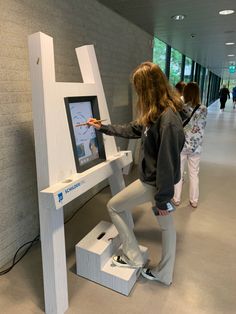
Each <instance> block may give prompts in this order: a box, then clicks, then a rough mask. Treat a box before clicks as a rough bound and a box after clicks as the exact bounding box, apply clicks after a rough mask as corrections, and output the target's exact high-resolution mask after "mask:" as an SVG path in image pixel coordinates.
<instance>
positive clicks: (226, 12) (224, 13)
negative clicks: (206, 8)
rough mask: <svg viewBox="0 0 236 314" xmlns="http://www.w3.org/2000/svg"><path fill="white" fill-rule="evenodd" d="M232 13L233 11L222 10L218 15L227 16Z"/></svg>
mask: <svg viewBox="0 0 236 314" xmlns="http://www.w3.org/2000/svg"><path fill="white" fill-rule="evenodd" d="M233 13H234V10H222V11H219V14H220V15H229V14H233Z"/></svg>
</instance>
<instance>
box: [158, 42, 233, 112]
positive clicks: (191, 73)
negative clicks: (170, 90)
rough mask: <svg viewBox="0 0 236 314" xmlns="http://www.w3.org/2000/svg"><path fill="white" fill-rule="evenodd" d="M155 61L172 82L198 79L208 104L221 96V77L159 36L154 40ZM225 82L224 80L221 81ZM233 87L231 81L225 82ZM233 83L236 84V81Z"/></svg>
mask: <svg viewBox="0 0 236 314" xmlns="http://www.w3.org/2000/svg"><path fill="white" fill-rule="evenodd" d="M153 43H154V45H153V62H154V63H157V64H158V65H159V66H160V68H161V69H162V71H163V72H165V74H166V76H167V77H168V78H169V81H170V83H171V84H173V85H175V84H176V83H178V82H179V81H180V80H184V81H185V82H186V83H188V82H190V81H196V82H197V83H198V84H199V87H200V91H201V98H202V103H203V104H205V105H206V106H208V105H209V104H210V103H211V102H213V101H215V100H216V99H217V98H218V97H219V88H220V82H221V79H220V77H219V76H217V75H216V74H214V73H212V72H211V71H209V70H208V69H206V68H205V67H203V66H202V65H201V64H199V63H197V62H195V61H194V60H192V59H190V58H189V57H186V56H185V55H182V54H181V53H180V52H179V51H178V50H176V49H174V48H172V47H170V46H169V45H166V44H165V43H164V42H163V41H161V40H159V39H158V38H154V41H153ZM221 83H223V82H221ZM224 83H226V85H228V86H229V88H230V89H231V88H232V86H231V84H230V82H224ZM232 85H234V86H235V85H236V82H235V81H234V82H233V84H232Z"/></svg>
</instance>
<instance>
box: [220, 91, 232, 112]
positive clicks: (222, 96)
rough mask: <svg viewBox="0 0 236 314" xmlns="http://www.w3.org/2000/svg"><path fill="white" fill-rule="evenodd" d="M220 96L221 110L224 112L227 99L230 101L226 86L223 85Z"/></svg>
mask: <svg viewBox="0 0 236 314" xmlns="http://www.w3.org/2000/svg"><path fill="white" fill-rule="evenodd" d="M219 96H220V109H221V111H224V110H225V103H226V101H227V98H229V99H230V94H229V90H228V88H227V87H226V85H223V87H222V88H221V89H220V92H219Z"/></svg>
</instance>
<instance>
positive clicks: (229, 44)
mask: <svg viewBox="0 0 236 314" xmlns="http://www.w3.org/2000/svg"><path fill="white" fill-rule="evenodd" d="M225 44H226V46H232V45H235V43H225Z"/></svg>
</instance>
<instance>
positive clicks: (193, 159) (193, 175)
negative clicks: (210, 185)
mask: <svg viewBox="0 0 236 314" xmlns="http://www.w3.org/2000/svg"><path fill="white" fill-rule="evenodd" d="M186 161H187V163H188V173H189V200H190V202H195V203H197V202H198V198H199V178H198V174H199V163H200V154H184V153H181V179H180V181H179V182H178V183H177V184H176V185H175V195H174V201H175V202H180V200H181V192H182V186H183V174H184V168H185V163H186Z"/></svg>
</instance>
